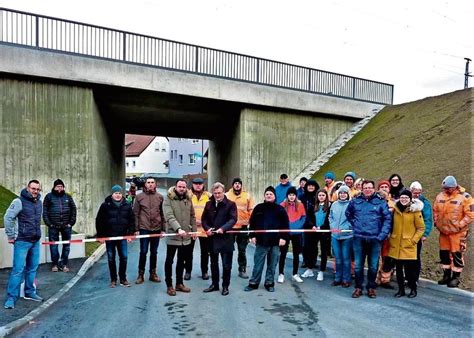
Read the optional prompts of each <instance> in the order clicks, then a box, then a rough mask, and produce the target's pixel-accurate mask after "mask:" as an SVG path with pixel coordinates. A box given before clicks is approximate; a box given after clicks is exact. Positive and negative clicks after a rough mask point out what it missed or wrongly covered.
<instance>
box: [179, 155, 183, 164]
mask: <svg viewBox="0 0 474 338" xmlns="http://www.w3.org/2000/svg"><path fill="white" fill-rule="evenodd" d="M179 164H183V155H179Z"/></svg>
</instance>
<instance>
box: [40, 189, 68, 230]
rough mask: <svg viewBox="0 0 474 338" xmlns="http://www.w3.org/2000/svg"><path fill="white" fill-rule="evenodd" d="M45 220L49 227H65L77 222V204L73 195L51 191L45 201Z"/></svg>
mask: <svg viewBox="0 0 474 338" xmlns="http://www.w3.org/2000/svg"><path fill="white" fill-rule="evenodd" d="M43 220H44V223H45V224H46V225H47V226H48V227H53V228H65V227H66V226H68V225H70V226H73V225H74V224H76V204H75V203H74V200H73V199H72V197H71V195H69V194H67V193H65V192H63V193H61V194H58V193H57V192H56V191H54V190H53V191H51V192H50V193H49V194H47V195H46V197H45V198H44V201H43Z"/></svg>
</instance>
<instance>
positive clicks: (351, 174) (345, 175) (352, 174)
mask: <svg viewBox="0 0 474 338" xmlns="http://www.w3.org/2000/svg"><path fill="white" fill-rule="evenodd" d="M347 176H350V177H352V179H353V180H354V181H355V179H356V177H357V176H356V174H355V172H353V171H348V172H347V173H345V174H344V178H346V177H347Z"/></svg>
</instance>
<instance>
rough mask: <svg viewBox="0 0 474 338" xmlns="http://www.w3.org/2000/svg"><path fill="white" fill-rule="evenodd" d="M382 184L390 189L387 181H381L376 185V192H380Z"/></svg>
mask: <svg viewBox="0 0 474 338" xmlns="http://www.w3.org/2000/svg"><path fill="white" fill-rule="evenodd" d="M384 184H385V185H388V187H389V188H390V182H389V181H387V180H382V181H380V182H379V183H378V184H377V190H380V186H381V185H384Z"/></svg>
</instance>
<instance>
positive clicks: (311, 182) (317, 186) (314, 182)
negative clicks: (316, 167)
mask: <svg viewBox="0 0 474 338" xmlns="http://www.w3.org/2000/svg"><path fill="white" fill-rule="evenodd" d="M308 185H312V186H315V187H316V188H319V184H318V182H316V180H313V179H310V180H308V182H306V186H308Z"/></svg>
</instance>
